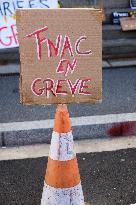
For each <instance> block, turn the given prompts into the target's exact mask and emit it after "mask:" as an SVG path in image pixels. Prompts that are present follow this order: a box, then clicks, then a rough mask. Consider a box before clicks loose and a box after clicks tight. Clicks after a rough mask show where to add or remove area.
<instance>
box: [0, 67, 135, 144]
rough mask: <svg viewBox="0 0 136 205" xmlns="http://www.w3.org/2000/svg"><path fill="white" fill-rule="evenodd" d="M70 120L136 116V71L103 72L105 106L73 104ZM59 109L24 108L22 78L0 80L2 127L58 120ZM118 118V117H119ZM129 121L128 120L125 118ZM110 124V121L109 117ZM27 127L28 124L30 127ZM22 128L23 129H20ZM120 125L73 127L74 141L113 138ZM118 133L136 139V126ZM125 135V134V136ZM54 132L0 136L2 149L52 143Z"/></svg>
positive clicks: (20, 131) (43, 131) (8, 132)
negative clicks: (110, 134)
mask: <svg viewBox="0 0 136 205" xmlns="http://www.w3.org/2000/svg"><path fill="white" fill-rule="evenodd" d="M68 108H69V113H70V117H80V116H96V115H108V114H115V115H116V114H120V113H135V112H136V68H132V67H131V68H124V69H123V68H115V69H112V68H110V69H109V68H108V69H103V102H102V103H101V104H96V105H90V104H71V105H69V106H68ZM55 109H56V106H54V105H51V106H48V105H47V106H23V105H21V104H20V103H19V76H18V75H16V76H0V125H1V123H12V122H25V121H36V120H37V121H39V120H47V119H54V114H55ZM115 118H117V117H115ZM125 118H126V117H125ZM109 120H110V117H109ZM26 125H27V123H26ZM16 126H19V125H16ZM114 126H116V123H113V124H110V123H105V122H104V123H103V124H99V123H97V124H95V119H94V124H92V125H87V126H82V125H81V126H76V127H73V135H74V139H94V138H95V139H97V138H105V137H111V136H109V133H110V130H111V128H112V127H114ZM122 126H123V127H124V125H122V124H121V125H119V127H118V128H117V129H115V130H117V131H116V132H115V136H116V135H120V136H121V135H122V136H124V135H125V136H126V135H135V134H136V122H135V124H132V125H125V126H126V127H127V129H128V128H129V130H130V131H129V132H127V133H126V130H127V129H125V132H124V131H123V129H124V128H122ZM122 133H123V134H122ZM51 134H52V129H49V128H48V129H44V126H43V128H37V129H35V130H34V129H32V128H31V127H30V129H29V130H27V131H26V130H19V131H4V132H0V145H1V146H17V145H19V146H20V145H27V144H35V143H50V139H51Z"/></svg>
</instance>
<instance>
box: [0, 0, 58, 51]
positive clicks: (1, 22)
mask: <svg viewBox="0 0 136 205" xmlns="http://www.w3.org/2000/svg"><path fill="white" fill-rule="evenodd" d="M57 7H58V0H46V1H45V0H0V49H6V48H13V47H18V46H19V45H18V38H17V31H16V9H18V8H57Z"/></svg>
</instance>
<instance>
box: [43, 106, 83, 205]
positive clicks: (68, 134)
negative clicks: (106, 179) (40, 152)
mask: <svg viewBox="0 0 136 205" xmlns="http://www.w3.org/2000/svg"><path fill="white" fill-rule="evenodd" d="M73 147H74V143H73V135H72V131H71V124H70V119H69V113H68V110H67V106H66V105H59V106H58V108H57V111H56V115H55V124H54V131H53V134H52V140H51V147H50V153H49V158H48V164H47V170H46V175H45V182H44V187H43V194H42V199H41V205H84V204H85V202H84V196H83V191H82V186H81V181H80V174H79V169H78V163H77V158H76V154H75V153H74V152H73ZM86 205H87V204H86Z"/></svg>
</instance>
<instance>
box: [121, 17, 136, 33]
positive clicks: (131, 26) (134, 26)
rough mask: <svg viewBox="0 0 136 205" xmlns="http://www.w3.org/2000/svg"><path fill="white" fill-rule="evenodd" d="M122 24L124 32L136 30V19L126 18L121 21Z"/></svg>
mask: <svg viewBox="0 0 136 205" xmlns="http://www.w3.org/2000/svg"><path fill="white" fill-rule="evenodd" d="M120 24H121V27H122V30H123V31H133V30H136V17H124V18H121V19H120Z"/></svg>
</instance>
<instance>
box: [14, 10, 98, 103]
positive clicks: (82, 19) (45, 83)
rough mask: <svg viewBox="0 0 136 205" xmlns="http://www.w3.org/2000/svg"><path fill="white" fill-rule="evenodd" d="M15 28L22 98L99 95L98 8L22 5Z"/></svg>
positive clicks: (74, 99) (81, 99)
mask: <svg viewBox="0 0 136 205" xmlns="http://www.w3.org/2000/svg"><path fill="white" fill-rule="evenodd" d="M17 30H18V38H19V44H20V59H21V77H20V92H21V102H22V103H23V104H26V105H34V104H39V105H41V104H54V103H55V104H58V103H85V102H88V103H96V102H100V101H101V99H102V11H101V10H99V9H32V10H31V9H21V10H17Z"/></svg>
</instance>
